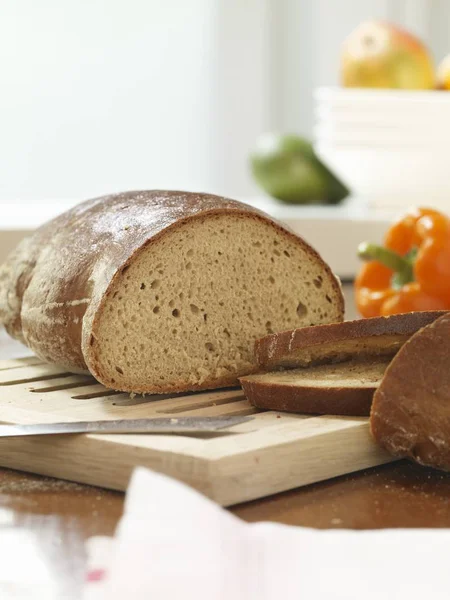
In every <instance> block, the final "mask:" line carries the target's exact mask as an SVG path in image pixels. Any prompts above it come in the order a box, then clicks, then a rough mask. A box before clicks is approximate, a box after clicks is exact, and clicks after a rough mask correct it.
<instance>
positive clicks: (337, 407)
mask: <svg viewBox="0 0 450 600" xmlns="http://www.w3.org/2000/svg"><path fill="white" fill-rule="evenodd" d="M442 314H444V313H443V312H442V311H432V312H431V311H430V312H428V311H424V312H415V313H407V314H399V315H393V316H390V317H375V318H370V319H361V320H355V321H346V322H343V323H332V324H327V325H317V326H313V327H303V328H301V329H293V330H291V331H285V332H282V333H277V334H273V335H269V336H266V337H264V338H262V339H259V340H257V341H256V343H255V356H256V359H257V362H258V364H259V367H260V369H261V371H262V372H260V373H257V374H253V375H248V376H245V377H241V378H240V382H241V384H242V387H243V389H244V392H245V394H246V396H247V398H248V400H249V401H250V402H251V403H252V404H253V405H254V406H257V407H259V408H265V409H271V410H282V411H291V412H300V413H313V414H336V415H354V416H366V415H369V414H370V407H371V403H372V399H373V395H374V393H375V391H376V389H377V388H378V386H379V385H380V382H381V380H382V378H383V376H384V373H385V371H386V368H387V367H388V365H389V363H390V362H391V360H392V358H393V357H394V355H395V354H396V353H397V352H398V350H399V349H400V348H401V347H402V346H403V344H404V343H405V342H406V341H407V340H408V339H409V338H410V337H411V336H412V335H413V334H415V333H416V332H417V331H419V330H420V329H421V328H423V327H425V326H427V325H429V324H430V323H433V322H434V321H435V320H436V319H437V318H438V317H439V316H442Z"/></svg>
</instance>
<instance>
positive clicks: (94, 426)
mask: <svg viewBox="0 0 450 600" xmlns="http://www.w3.org/2000/svg"><path fill="white" fill-rule="evenodd" d="M252 419H253V417H236V416H235V417H233V416H223V417H177V418H166V417H163V418H157V419H120V420H119V419H117V420H112V421H75V422H72V423H70V422H69V423H37V424H32V425H28V424H27V425H0V438H4V437H19V436H23V435H59V434H66V433H214V432H217V431H222V430H224V429H226V428H228V427H233V426H234V425H239V424H240V423H245V422H246V421H251V420H252ZM223 433H225V432H223ZM230 433H232V432H230Z"/></svg>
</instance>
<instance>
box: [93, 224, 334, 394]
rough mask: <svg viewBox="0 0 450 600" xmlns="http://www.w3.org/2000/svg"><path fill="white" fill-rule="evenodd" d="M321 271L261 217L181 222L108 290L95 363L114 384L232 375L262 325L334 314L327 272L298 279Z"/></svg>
mask: <svg viewBox="0 0 450 600" xmlns="http://www.w3.org/2000/svg"><path fill="white" fill-rule="evenodd" d="M249 257H252V259H251V260H249ZM272 258H273V259H274V260H273V262H272ZM302 272H303V276H302V275H301V273H302ZM294 274H295V275H294ZM293 275H294V276H293ZM305 275H306V277H307V278H308V279H307V280H304V279H303V277H304V276H305ZM318 277H319V278H323V273H322V266H321V264H320V263H317V262H316V261H315V260H314V259H311V257H310V256H309V255H308V252H307V250H305V249H304V248H302V247H300V246H299V244H298V243H297V240H296V239H289V238H288V237H287V236H285V235H284V234H283V232H279V231H276V230H274V229H273V228H272V227H271V226H270V225H268V224H266V223H265V222H264V221H260V220H253V219H242V218H236V217H235V216H233V215H217V216H211V217H209V218H205V219H202V220H197V221H196V222H194V223H187V224H185V225H183V226H181V227H179V228H177V229H176V230H174V231H171V232H170V233H167V235H166V236H165V237H164V238H160V239H159V240H157V241H156V242H155V243H154V244H152V245H151V246H149V247H148V248H145V249H144V250H143V251H142V252H140V253H139V254H138V255H137V256H135V257H134V258H133V260H132V261H131V262H130V263H129V264H128V265H127V266H126V269H125V270H123V271H122V273H121V274H120V276H118V277H117V279H116V281H115V282H114V283H113V285H112V286H111V287H110V289H109V290H108V294H107V296H106V298H105V300H104V303H103V305H102V307H101V310H100V311H99V316H98V318H97V320H96V322H95V324H94V328H93V331H92V346H91V357H90V364H91V365H92V370H93V372H94V373H95V375H96V376H97V377H98V378H99V379H100V380H101V381H103V382H105V383H106V384H107V385H108V386H109V387H117V386H118V387H119V388H120V389H124V388H125V389H130V388H132V387H133V388H134V389H139V390H142V391H148V389H149V382H151V390H152V391H160V390H167V389H168V388H169V389H172V390H177V389H179V390H182V389H185V388H190V389H195V388H200V387H212V386H226V385H231V384H234V383H236V378H237V377H238V376H239V375H241V374H244V373H249V372H251V371H254V370H255V365H254V357H253V348H252V341H253V340H255V338H256V337H258V335H259V333H260V332H261V331H268V330H280V329H285V328H286V327H288V326H290V325H292V324H293V323H304V324H309V323H310V322H314V323H320V322H323V320H325V321H327V320H333V319H336V318H337V319H339V311H338V308H337V302H336V291H334V290H333V285H332V281H330V280H328V281H326V282H325V281H324V280H323V279H322V281H323V285H322V287H321V288H320V289H318V288H316V287H315V286H314V285H311V286H307V285H305V284H306V281H312V280H313V279H315V278H318ZM327 296H328V297H330V298H332V299H333V300H332V302H331V303H330V302H329V301H328V300H327Z"/></svg>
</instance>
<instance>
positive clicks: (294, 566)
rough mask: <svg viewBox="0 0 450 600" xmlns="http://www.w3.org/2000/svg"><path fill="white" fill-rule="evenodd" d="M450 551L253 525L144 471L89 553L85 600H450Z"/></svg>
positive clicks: (417, 536)
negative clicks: (110, 533)
mask: <svg viewBox="0 0 450 600" xmlns="http://www.w3.org/2000/svg"><path fill="white" fill-rule="evenodd" d="M244 484H245V482H244ZM449 548H450V530H448V529H441V530H434V529H411V530H400V529H391V530H379V531H362V532H361V531H348V530H331V531H319V530H314V529H307V528H302V527H290V526H285V525H278V524H274V523H255V524H247V523H244V522H243V521H241V520H240V519H238V518H237V517H234V516H233V515H231V514H230V513H228V512H227V511H225V510H224V509H222V508H221V507H220V506H218V505H216V504H215V503H213V502H211V501H210V500H208V499H207V498H205V497H203V496H202V495H200V494H199V493H197V492H196V491H194V490H192V489H190V488H189V487H187V486H185V485H184V484H182V483H179V482H177V481H175V480H173V479H170V478H168V477H165V476H163V475H160V474H157V473H154V472H151V471H148V470H145V469H142V468H139V469H137V470H136V471H135V472H134V474H133V477H132V480H131V483H130V486H129V490H128V493H127V498H126V503H125V513H124V516H123V518H122V520H121V522H120V524H119V527H118V529H117V532H116V536H115V538H114V540H113V541H112V540H110V539H107V538H106V539H105V538H101V539H98V538H94V539H92V540H91V541H90V543H89V545H88V551H89V554H90V576H89V579H90V580H91V583H89V584H87V589H86V599H89V600H106V599H108V600H116V599H117V600H119V599H120V600H122V599H123V598H129V599H130V600H131V599H132V600H141V599H142V600H144V599H145V600H149V599H152V600H154V599H158V600H159V599H169V600H171V599H172V598H173V599H178V598H180V599H182V600H190V599H192V600H194V599H195V600H199V599H200V600H202V599H205V600H206V599H208V600H222V599H223V600H225V599H226V600H240V599H245V600H248V599H253V598H254V599H255V600H256V599H257V600H275V599H276V600H285V599H291V598H292V599H293V598H295V599H296V598H298V599H307V600H316V599H317V600H319V599H320V600H322V599H323V600H334V599H339V600H341V599H342V600H353V599H354V600H361V599H364V600H372V599H373V600H391V599H392V600H394V599H395V600H400V599H403V598H405V599H406V598H407V599H408V600H410V599H414V598H420V599H421V600H423V598H424V597H429V598H432V599H433V600H441V599H444V598H445V599H446V600H448V598H449V597H450V570H449V562H448V552H449Z"/></svg>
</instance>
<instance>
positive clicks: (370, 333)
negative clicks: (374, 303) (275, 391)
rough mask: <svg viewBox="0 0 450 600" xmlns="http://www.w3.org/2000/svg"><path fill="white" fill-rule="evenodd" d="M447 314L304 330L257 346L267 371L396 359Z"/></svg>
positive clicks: (377, 319)
mask: <svg viewBox="0 0 450 600" xmlns="http://www.w3.org/2000/svg"><path fill="white" fill-rule="evenodd" d="M443 314H445V311H423V312H413V313H405V314H399V315H392V316H389V317H373V318H369V319H358V320H354V321H346V322H344V323H332V324H329V325H319V326H316V327H304V328H301V329H295V330H292V331H283V332H281V333H276V334H274V335H269V336H265V337H264V338H262V339H259V340H257V341H256V343H255V356H256V360H257V362H258V364H259V366H260V367H261V369H264V370H267V371H269V370H273V369H279V368H291V369H292V368H296V367H306V366H309V365H314V364H319V363H323V362H343V361H345V360H349V359H351V358H352V357H354V356H356V355H357V356H359V357H363V356H375V355H380V356H382V355H385V356H393V355H394V354H395V353H396V352H397V351H398V350H399V348H401V346H402V345H403V344H404V343H405V341H406V340H407V339H409V338H410V337H411V335H413V334H414V333H415V332H416V331H418V330H419V329H420V328H422V327H425V326H426V325H429V324H430V323H432V322H433V321H435V320H436V319H437V318H438V317H440V316H442V315H443Z"/></svg>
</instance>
